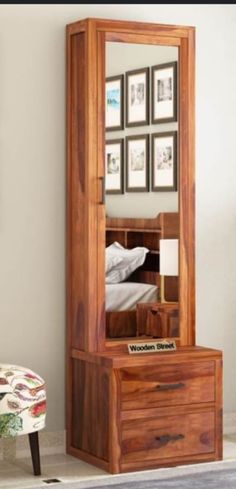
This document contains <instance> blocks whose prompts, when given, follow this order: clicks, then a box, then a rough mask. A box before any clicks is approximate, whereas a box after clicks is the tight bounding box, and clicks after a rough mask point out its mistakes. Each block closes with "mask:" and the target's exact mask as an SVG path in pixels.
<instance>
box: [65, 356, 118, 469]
mask: <svg viewBox="0 0 236 489" xmlns="http://www.w3.org/2000/svg"><path fill="white" fill-rule="evenodd" d="M73 363H74V364H73V393H74V394H73V398H72V426H73V430H72V443H71V445H72V446H73V447H75V448H78V449H79V450H82V451H84V452H87V453H90V454H91V455H93V456H94V457H97V458H100V459H103V460H106V461H108V459H109V448H108V446H109V433H108V429H109V426H108V423H109V372H108V371H107V369H106V368H104V367H100V368H99V367H97V366H96V365H93V364H92V363H87V362H84V361H81V360H74V362H73Z"/></svg>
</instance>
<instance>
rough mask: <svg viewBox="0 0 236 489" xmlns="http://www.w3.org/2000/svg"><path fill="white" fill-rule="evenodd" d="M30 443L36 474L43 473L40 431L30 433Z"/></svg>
mask: <svg viewBox="0 0 236 489" xmlns="http://www.w3.org/2000/svg"><path fill="white" fill-rule="evenodd" d="M29 444H30V451H31V458H32V464H33V469H34V475H41V467H40V454H39V438H38V431H35V432H34V433H29Z"/></svg>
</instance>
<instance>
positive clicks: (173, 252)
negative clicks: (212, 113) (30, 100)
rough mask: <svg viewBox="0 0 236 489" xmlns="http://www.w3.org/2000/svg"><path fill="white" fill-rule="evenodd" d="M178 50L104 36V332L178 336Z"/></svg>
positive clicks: (113, 335) (120, 336) (121, 335)
mask: <svg viewBox="0 0 236 489" xmlns="http://www.w3.org/2000/svg"><path fill="white" fill-rule="evenodd" d="M178 54H179V50H178V47H174V46H162V45H145V44H142V45H139V44H132V43H125V42H122V43H120V42H108V41H107V42H106V56H105V60H106V62H105V73H106V84H105V85H106V86H105V127H106V134H105V191H106V199H105V203H106V207H105V208H106V272H105V273H106V277H105V288H106V297H105V303H106V338H107V340H113V341H115V340H118V341H120V340H121V339H123V338H124V339H127V338H131V339H132V338H133V339H134V338H136V339H137V338H138V339H147V338H148V339H149V338H179V336H180V331H179V263H178V261H179V260H178V257H179V249H178V248H179V144H178V141H179V122H178V120H179V111H178V107H179V83H178V79H179V66H178V65H179V60H178Z"/></svg>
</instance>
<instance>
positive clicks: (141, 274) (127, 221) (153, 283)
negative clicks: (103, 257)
mask: <svg viewBox="0 0 236 489" xmlns="http://www.w3.org/2000/svg"><path fill="white" fill-rule="evenodd" d="M178 221H179V220H178V213H171V212H170V213H160V214H159V215H158V216H157V217H156V218H153V219H135V218H107V222H106V246H109V245H111V244H112V243H114V242H115V241H117V242H119V243H120V244H121V245H122V246H124V247H125V248H127V249H132V248H135V247H140V246H141V247H142V246H144V247H147V248H148V249H149V250H150V251H149V253H147V255H146V259H145V262H144V264H143V265H142V266H141V267H139V268H138V269H137V270H136V271H134V272H133V273H132V274H131V275H130V276H129V277H128V278H127V281H125V282H121V283H117V284H106V334H107V337H108V338H109V337H110V338H116V337H132V336H136V334H137V317H136V306H137V304H139V303H142V302H146V303H147V302H149V303H151V302H154V303H155V302H157V300H158V295H159V294H158V292H159V288H160V275H159V240H160V238H178V235H179V231H178ZM173 279H174V281H173ZM165 295H166V298H167V300H169V301H176V300H178V279H177V278H176V277H174V278H173V277H166V278H165Z"/></svg>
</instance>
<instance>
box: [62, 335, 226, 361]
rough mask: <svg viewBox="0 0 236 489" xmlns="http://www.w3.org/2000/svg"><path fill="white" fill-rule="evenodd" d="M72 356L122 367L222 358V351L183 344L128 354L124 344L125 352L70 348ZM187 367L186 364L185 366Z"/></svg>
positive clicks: (140, 341)
mask: <svg viewBox="0 0 236 489" xmlns="http://www.w3.org/2000/svg"><path fill="white" fill-rule="evenodd" d="M142 342H143V339H140V340H136V341H135V343H137V344H138V343H142ZM71 355H72V358H77V359H80V360H86V361H87V362H90V363H96V364H97V365H101V366H104V367H112V368H123V367H141V366H143V367H147V366H150V365H152V366H154V365H159V364H161V365H174V364H178V363H186V364H187V363H188V362H190V363H192V360H193V358H194V360H196V361H201V360H202V361H203V360H204V359H205V360H206V359H214V360H222V352H221V351H220V350H215V349H213V348H207V347H203V346H183V347H179V348H178V349H177V350H176V351H172V352H162V353H145V354H142V355H140V354H137V355H129V354H128V349H127V345H126V352H120V351H118V350H113V351H104V352H97V353H90V352H83V351H80V350H74V349H73V350H72V352H71ZM186 368H187V366H186Z"/></svg>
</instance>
